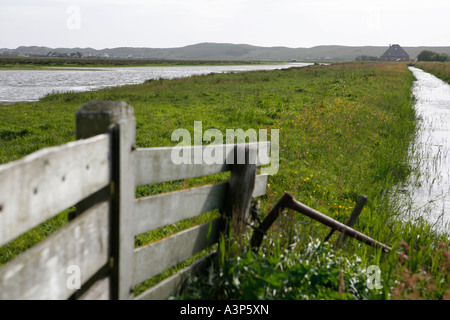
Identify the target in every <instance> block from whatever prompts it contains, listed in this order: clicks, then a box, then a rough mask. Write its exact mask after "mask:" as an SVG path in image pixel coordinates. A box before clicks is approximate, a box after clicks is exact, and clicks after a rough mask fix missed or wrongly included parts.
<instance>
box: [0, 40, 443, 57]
mask: <svg viewBox="0 0 450 320" xmlns="http://www.w3.org/2000/svg"><path fill="white" fill-rule="evenodd" d="M387 49H388V46H385V47H382V46H358V47H351V46H338V45H323V46H316V47H312V48H288V47H260V46H252V45H248V44H230V43H209V42H208V43H198V44H194V45H189V46H185V47H180V48H134V47H119V48H108V49H102V50H96V49H93V48H49V47H38V46H21V47H18V48H16V49H0V54H4V55H30V56H47V55H49V54H51V53H53V55H54V56H55V55H57V54H69V55H70V54H75V53H77V52H79V53H80V54H81V55H83V56H84V57H110V58H135V59H136V58H143V59H177V60H270V61H287V60H344V61H349V60H355V58H356V57H358V56H361V55H366V56H376V57H379V56H381V55H382V54H383V53H384V52H385V51H386V50H387ZM403 49H404V50H405V51H406V52H407V53H408V54H409V56H410V57H411V59H416V58H417V56H418V54H419V53H420V52H421V51H423V50H430V51H434V52H437V53H446V54H448V55H450V46H448V47H425V46H423V47H403Z"/></svg>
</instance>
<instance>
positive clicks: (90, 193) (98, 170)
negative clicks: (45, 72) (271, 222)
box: [0, 101, 269, 299]
mask: <svg viewBox="0 0 450 320" xmlns="http://www.w3.org/2000/svg"><path fill="white" fill-rule="evenodd" d="M76 129H77V139H79V140H77V141H74V142H71V143H68V144H66V145H63V146H59V147H53V148H47V149H44V150H40V151H37V152H35V153H33V154H31V155H29V156H27V157H25V158H23V159H21V160H18V161H14V162H11V163H8V164H5V165H2V166H0V245H4V244H6V243H8V242H10V241H11V240H13V239H14V238H16V237H18V236H20V235H21V234H23V233H25V232H26V231H28V230H30V229H32V228H34V227H35V226H37V225H39V224H41V223H42V222H44V221H46V220H47V219H49V218H51V217H53V216H55V215H57V214H59V213H60V212H62V211H64V210H66V209H68V208H71V207H75V208H76V214H74V215H73V218H72V219H70V221H69V223H68V224H67V225H66V226H64V227H63V228H61V229H60V230H58V231H57V232H55V233H54V234H52V235H50V236H49V237H48V238H47V239H45V240H43V241H42V242H40V243H38V244H37V245H35V246H33V247H32V248H30V249H29V250H26V251H25V252H23V253H22V254H20V255H19V256H18V257H16V258H15V259H13V260H11V261H10V262H8V263H7V264H5V265H4V266H2V267H1V268H0V299H69V298H70V299H74V298H76V299H162V298H166V297H167V296H168V295H170V294H171V293H173V292H174V290H176V288H177V287H178V286H179V284H180V283H181V282H182V281H183V280H184V279H186V277H188V276H189V275H190V274H192V273H193V272H196V271H197V270H199V268H201V266H202V265H203V264H204V263H205V261H207V258H208V257H209V256H206V257H205V258H202V259H200V260H198V261H196V262H195V263H193V264H191V265H190V266H188V267H186V268H184V269H182V270H181V271H179V272H178V273H176V274H175V275H173V276H171V277H170V278H168V279H166V280H164V281H162V282H160V283H158V284H157V285H155V286H154V287H152V288H150V289H148V290H147V291H145V292H144V293H142V294H141V295H139V296H137V297H134V294H133V291H134V288H135V286H136V285H137V284H139V283H141V282H142V281H145V280H147V279H148V278H151V277H153V276H155V275H157V274H159V273H160V272H162V271H164V270H166V269H167V268H170V267H172V266H174V265H176V264H178V263H180V262H182V261H185V260H186V259H188V258H190V257H192V256H193V255H194V254H196V253H198V252H201V251H202V250H204V249H206V248H208V247H209V246H211V245H212V244H214V243H216V242H217V241H218V238H219V234H220V232H222V231H223V230H222V226H221V225H222V224H221V221H220V219H216V220H213V221H211V222H207V223H204V224H201V225H197V226H193V227H191V228H189V229H187V230H184V231H181V232H178V233H175V234H173V235H171V236H169V237H167V238H164V239H161V240H159V241H156V242H153V243H150V244H147V245H144V246H142V247H139V248H135V244H134V239H135V236H136V235H138V234H141V233H144V232H147V231H150V230H153V229H156V228H159V227H162V226H165V225H169V224H172V223H175V222H177V221H180V220H184V219H187V218H192V217H195V216H197V215H199V214H202V213H205V212H209V211H212V210H215V209H221V210H222V209H224V210H225V211H226V212H228V213H229V214H245V213H246V212H247V213H248V211H249V210H248V209H249V206H250V200H251V198H253V197H259V196H261V195H264V194H265V192H266V185H267V175H256V173H255V170H254V168H255V167H256V166H258V165H263V164H265V163H261V162H259V163H253V162H250V158H249V157H247V160H249V161H247V162H246V163H245V164H236V165H234V164H230V161H227V160H230V159H231V158H230V157H235V155H236V153H237V152H238V150H240V148H241V147H244V146H242V145H233V146H230V145H221V146H215V147H217V148H222V149H223V150H224V151H225V152H223V160H224V161H223V164H211V165H207V164H201V165H198V164H195V165H176V164H174V163H173V161H171V154H172V152H173V150H174V148H145V149H144V148H142V149H136V147H135V129H136V122H135V118H134V112H133V109H132V108H131V107H130V106H129V105H127V104H125V103H123V102H105V101H103V102H89V103H86V104H85V105H83V106H82V107H81V108H80V109H79V110H78V111H77V114H76ZM268 144H269V143H268V142H264V143H257V144H246V145H245V152H246V155H248V154H251V153H252V151H253V150H257V151H258V152H259V151H260V150H263V152H266V151H267V146H268ZM189 148H191V149H190V151H192V152H194V148H196V147H189ZM184 150H185V151H186V150H188V149H187V148H184ZM176 151H179V150H176ZM262 158H264V157H262ZM265 158H267V157H265ZM253 159H255V158H253ZM256 159H259V157H256ZM247 167H249V168H250V169H249V170H247V169H246V168H247ZM239 168H240V169H239ZM242 168H243V169H242ZM225 171H231V176H230V180H229V182H224V183H219V184H215V185H206V186H201V187H195V188H191V189H187V190H180V191H174V192H169V193H165V194H158V195H152V196H148V197H143V198H138V199H136V198H135V188H136V186H140V185H147V184H152V183H161V182H165V181H172V180H180V179H186V178H192V177H198V176H204V175H211V174H216V173H220V172H225ZM242 172H245V175H243V176H241V173H242ZM230 201H231V202H232V203H230ZM227 210H228V211H227ZM238 220H239V219H238ZM72 267H75V269H73V268H72ZM73 270H75V271H77V270H79V271H80V272H79V276H80V286H77V285H74V284H76V281H75V282H71V281H73V280H74V279H76V278H75V277H76V275H77V274H76V272H75V271H73Z"/></svg>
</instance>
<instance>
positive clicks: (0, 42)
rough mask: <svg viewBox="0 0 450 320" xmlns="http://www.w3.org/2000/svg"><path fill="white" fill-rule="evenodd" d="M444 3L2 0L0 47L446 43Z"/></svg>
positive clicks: (449, 37) (448, 8)
mask: <svg viewBox="0 0 450 320" xmlns="http://www.w3.org/2000/svg"><path fill="white" fill-rule="evenodd" d="M449 16H450V1H449V0H420V1H417V0H409V1H407V0H370V1H365V0H239V1H238V0H59V1H56V0H0V48H16V47H18V46H21V45H25V46H31V45H37V46H48V47H52V48H56V47H82V48H84V47H92V48H96V49H103V48H114V47H124V46H132V47H152V48H169V47H182V46H185V45H190V44H195V43H200V42H227V43H236V44H238V43H246V44H251V45H258V46H286V47H291V48H298V47H305V48H309V47H313V46H317V45H333V44H334V45H347V46H362V45H374V46H388V45H389V44H391V43H399V44H400V45H402V46H422V45H424V46H450V24H449V22H448V21H449Z"/></svg>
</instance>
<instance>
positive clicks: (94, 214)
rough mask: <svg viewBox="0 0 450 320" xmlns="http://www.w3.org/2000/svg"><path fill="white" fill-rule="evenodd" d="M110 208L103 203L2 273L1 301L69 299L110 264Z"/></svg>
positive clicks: (9, 264) (28, 251)
mask: <svg viewBox="0 0 450 320" xmlns="http://www.w3.org/2000/svg"><path fill="white" fill-rule="evenodd" d="M108 241H109V204H108V203H107V202H103V203H100V204H98V205H96V206H94V207H92V208H90V209H89V210H87V211H86V212H85V213H84V214H83V215H81V216H79V217H78V218H76V219H74V220H73V221H72V222H71V223H69V224H68V225H66V226H65V227H63V228H62V229H61V230H58V231H57V232H56V233H55V234H53V235H51V236H49V237H48V238H47V239H46V240H44V241H43V242H41V243H39V244H37V245H36V246H35V247H32V248H31V249H29V250H27V251H25V252H24V253H23V254H21V255H19V256H18V257H17V258H15V259H13V260H12V261H10V262H9V263H7V264H6V265H5V266H3V267H2V268H1V269H0V288H1V289H0V299H1V300H14V299H21V300H22V299H23V300H28V299H33V300H41V299H42V300H49V299H67V298H69V297H70V296H71V295H72V294H73V293H74V292H75V291H76V290H77V288H76V286H77V276H78V275H79V276H80V278H79V280H80V281H79V284H81V285H82V284H83V283H85V282H86V281H87V280H88V279H89V278H90V277H92V276H93V275H94V274H95V273H96V272H97V271H98V270H99V269H100V268H102V267H103V266H104V265H105V264H106V263H108V253H109V244H108Z"/></svg>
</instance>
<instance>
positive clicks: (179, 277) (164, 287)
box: [135, 252, 217, 300]
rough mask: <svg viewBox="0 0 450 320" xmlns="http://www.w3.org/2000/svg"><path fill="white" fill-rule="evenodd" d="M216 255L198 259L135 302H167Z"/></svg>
mask: <svg viewBox="0 0 450 320" xmlns="http://www.w3.org/2000/svg"><path fill="white" fill-rule="evenodd" d="M216 254H217V253H216V252H211V253H209V254H208V255H206V256H205V257H203V258H200V259H198V260H197V261H195V262H194V263H192V264H190V265H189V266H187V267H186V268H184V269H182V270H180V271H178V272H177V273H176V274H174V275H173V276H170V277H169V278H167V279H164V280H163V281H161V282H160V283H158V284H156V285H155V286H153V287H151V288H149V289H147V290H146V291H144V292H142V293H141V294H140V295H138V296H137V297H135V300H165V299H167V298H169V297H170V296H171V295H173V294H177V293H178V292H179V290H180V289H181V287H182V286H183V284H184V283H185V282H186V280H188V279H189V278H190V277H191V276H192V275H194V274H197V273H199V272H202V271H204V270H205V267H207V265H208V263H209V262H210V259H211V258H212V257H213V256H215V255H216Z"/></svg>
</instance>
